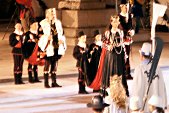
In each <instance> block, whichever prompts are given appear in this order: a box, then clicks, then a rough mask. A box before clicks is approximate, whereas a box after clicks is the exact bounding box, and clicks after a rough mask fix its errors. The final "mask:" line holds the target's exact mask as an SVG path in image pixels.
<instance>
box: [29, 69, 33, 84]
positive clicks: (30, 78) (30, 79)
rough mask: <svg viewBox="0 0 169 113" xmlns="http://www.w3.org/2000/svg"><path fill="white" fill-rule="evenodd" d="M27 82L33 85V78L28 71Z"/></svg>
mask: <svg viewBox="0 0 169 113" xmlns="http://www.w3.org/2000/svg"><path fill="white" fill-rule="evenodd" d="M28 77H29V78H28V81H29V82H30V83H34V80H33V77H32V71H28Z"/></svg>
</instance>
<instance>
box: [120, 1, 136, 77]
mask: <svg viewBox="0 0 169 113" xmlns="http://www.w3.org/2000/svg"><path fill="white" fill-rule="evenodd" d="M128 5H129V4H126V3H123V4H121V5H120V7H121V12H120V14H119V17H120V25H121V29H122V30H123V32H124V36H123V41H124V44H125V49H126V53H127V56H128V58H127V59H126V63H125V65H126V72H125V73H126V77H127V79H133V78H132V76H131V72H130V59H129V58H130V51H131V47H130V45H131V44H132V42H133V40H132V36H133V35H134V29H133V26H132V14H130V13H128V10H129V9H128Z"/></svg>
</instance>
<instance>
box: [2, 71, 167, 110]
mask: <svg viewBox="0 0 169 113" xmlns="http://www.w3.org/2000/svg"><path fill="white" fill-rule="evenodd" d="M167 73H169V70H166V69H163V74H164V78H165V82H166V86H167V92H169V82H168V80H169V76H166V74H167ZM76 80H77V77H67V78H59V79H58V83H59V84H61V85H62V86H63V87H62V88H50V89H46V88H44V87H43V84H42V83H36V84H29V83H27V82H26V84H25V85H14V84H12V83H4V84H1V85H0V98H1V99H0V113H79V112H80V113H92V110H91V109H89V108H87V107H86V104H87V103H89V102H90V101H91V98H92V97H93V96H94V95H97V93H92V89H90V88H87V91H88V92H90V94H87V95H78V94H77V92H78V85H77V83H76ZM128 86H129V92H131V91H132V80H130V81H128ZM168 101H169V93H168ZM166 113H169V110H168V111H167V110H166Z"/></svg>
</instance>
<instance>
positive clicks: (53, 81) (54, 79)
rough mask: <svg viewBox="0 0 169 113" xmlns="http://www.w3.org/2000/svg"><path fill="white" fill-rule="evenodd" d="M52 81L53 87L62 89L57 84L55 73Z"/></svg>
mask: <svg viewBox="0 0 169 113" xmlns="http://www.w3.org/2000/svg"><path fill="white" fill-rule="evenodd" d="M51 79H52V87H62V86H60V85H59V84H57V83H56V74H55V73H52V75H51Z"/></svg>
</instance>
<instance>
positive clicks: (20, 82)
mask: <svg viewBox="0 0 169 113" xmlns="http://www.w3.org/2000/svg"><path fill="white" fill-rule="evenodd" d="M18 81H19V84H25V83H24V82H23V81H22V73H19V74H18Z"/></svg>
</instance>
